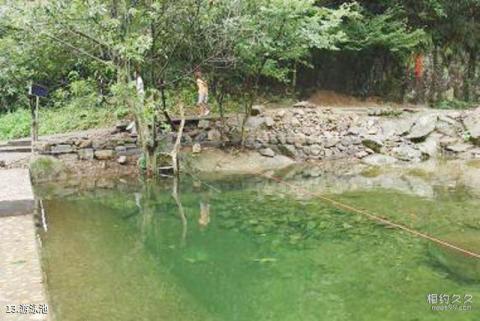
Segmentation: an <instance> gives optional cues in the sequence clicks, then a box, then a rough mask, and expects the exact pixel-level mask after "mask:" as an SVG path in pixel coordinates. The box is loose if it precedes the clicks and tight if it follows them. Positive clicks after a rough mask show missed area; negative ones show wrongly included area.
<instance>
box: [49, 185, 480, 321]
mask: <svg viewBox="0 0 480 321" xmlns="http://www.w3.org/2000/svg"><path fill="white" fill-rule="evenodd" d="M307 180H308V179H298V178H296V179H295V178H294V179H290V182H291V183H294V184H298V186H303V184H304V183H306V181H307ZM317 180H318V179H317ZM204 182H205V181H204ZM206 182H208V184H209V185H208V186H207V185H205V184H204V185H201V186H200V185H199V184H198V182H195V181H192V179H190V178H183V179H182V182H181V184H180V186H179V190H180V194H179V198H180V201H181V204H182V207H183V209H184V216H182V215H181V212H179V208H178V206H177V203H176V202H175V200H174V198H173V197H172V196H171V193H172V182H171V181H168V180H167V181H164V182H160V183H157V184H127V183H124V184H118V185H116V187H114V188H110V189H100V188H97V189H93V190H89V191H83V192H82V191H75V190H72V191H70V193H68V194H69V195H68V196H56V195H55V194H53V193H49V192H48V191H46V192H45V191H44V192H43V195H45V199H44V206H45V209H46V213H47V221H48V231H46V232H45V231H42V232H41V233H40V234H41V237H42V241H43V265H44V269H45V271H46V276H47V283H48V291H49V295H50V304H51V305H52V308H53V310H54V312H55V314H56V317H57V320H59V321H74V320H78V321H90V320H92V321H93V320H95V321H97V320H98V321H103V320H116V321H123V320H158V321H162V320H165V321H182V320H190V321H193V320H203V321H208V320H221V321H266V320H272V321H301V320H305V321H309V320H312V321H313V320H326V321H327V320H328V321H334V320H364V321H376V320H378V321H386V320H398V321H413V320H419V321H427V320H449V321H450V320H465V321H475V320H480V305H479V304H480V303H479V301H480V276H479V273H480V271H479V269H480V265H478V262H476V261H475V259H471V258H466V257H464V256H463V255H458V254H456V253H452V252H451V251H446V250H444V249H441V248H438V247H437V246H434V245H432V244H430V243H429V242H427V241H425V240H421V239H419V238H417V237H412V236H411V235H409V234H407V233H405V232H401V231H397V230H393V229H389V228H385V227H384V226H381V225H379V224H376V223H373V222H371V221H369V220H367V219H366V218H364V217H361V216H358V215H355V214H352V213H348V212H346V211H342V210H339V209H336V208H333V207H331V206H330V205H329V204H326V203H325V202H323V201H321V200H319V199H316V198H312V197H308V196H307V195H305V194H304V193H302V190H301V188H300V189H294V188H291V187H287V186H284V185H282V184H279V183H275V182H273V181H268V180H267V179H260V178H252V177H244V178H238V177H237V178H225V179H222V180H218V179H217V180H212V181H208V180H207V181H206ZM310 188H311V187H310ZM331 196H333V197H334V198H335V199H338V200H342V201H344V202H346V203H348V204H351V205H354V206H357V207H359V208H368V209H369V210H372V211H374V212H376V213H381V215H382V216H383V217H388V218H390V219H393V220H395V221H396V222H399V223H403V224H407V225H408V226H411V227H414V228H416V229H418V230H420V231H422V232H426V233H429V234H432V235H435V236H439V237H444V238H446V239H449V240H451V241H452V242H457V244H463V245H464V246H468V247H469V248H470V249H471V250H477V251H479V250H480V249H479V248H478V245H479V244H480V243H479V242H478V240H479V239H480V213H479V212H480V211H479V208H480V200H479V199H478V197H477V196H476V194H472V193H471V192H470V191H469V190H465V189H462V188H459V187H456V188H453V189H452V188H447V187H442V186H437V187H436V189H435V194H434V196H433V197H420V196H416V195H414V194H410V195H409V194H408V193H402V192H399V191H394V190H390V189H381V188H365V189H355V190H351V191H345V192H343V193H340V194H335V195H331ZM201 204H203V207H204V208H206V207H207V204H208V206H209V215H208V218H207V215H206V214H205V213H206V211H205V212H204V215H203V216H202V215H201ZM205 222H208V224H205ZM202 223H203V224H202ZM475 247H477V248H475ZM429 294H437V295H438V296H440V295H441V294H447V295H449V296H450V298H451V299H450V300H452V299H453V297H452V296H453V295H459V296H461V301H462V302H463V301H464V300H466V299H465V296H467V298H468V297H469V296H471V298H472V303H468V304H466V306H467V309H469V311H440V312H439V311H432V306H438V305H440V304H436V305H435V304H431V303H429V302H428V300H427V296H428V295H429ZM442 305H443V304H442ZM462 306H463V304H460V307H462Z"/></svg>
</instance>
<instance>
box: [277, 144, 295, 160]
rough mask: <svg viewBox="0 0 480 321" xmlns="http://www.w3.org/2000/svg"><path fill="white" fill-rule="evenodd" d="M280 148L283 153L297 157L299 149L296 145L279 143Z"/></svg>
mask: <svg viewBox="0 0 480 321" xmlns="http://www.w3.org/2000/svg"><path fill="white" fill-rule="evenodd" d="M278 150H279V152H280V153H281V154H283V155H285V156H288V157H296V156H297V150H296V149H295V146H293V145H289V144H286V145H279V146H278Z"/></svg>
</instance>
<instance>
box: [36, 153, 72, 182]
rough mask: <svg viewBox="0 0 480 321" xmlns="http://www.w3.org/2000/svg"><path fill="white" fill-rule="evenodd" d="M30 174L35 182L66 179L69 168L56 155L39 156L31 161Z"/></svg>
mask: <svg viewBox="0 0 480 321" xmlns="http://www.w3.org/2000/svg"><path fill="white" fill-rule="evenodd" d="M30 176H31V177H32V181H33V182H34V183H42V182H48V181H55V180H64V179H66V178H67V176H68V169H67V167H66V166H65V164H64V163H63V162H62V161H61V160H59V159H57V158H55V157H51V156H37V157H35V158H33V159H32V160H31V161H30Z"/></svg>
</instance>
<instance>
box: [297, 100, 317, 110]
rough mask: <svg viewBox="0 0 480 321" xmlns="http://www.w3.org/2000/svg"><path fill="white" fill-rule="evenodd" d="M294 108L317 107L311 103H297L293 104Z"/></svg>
mask: <svg viewBox="0 0 480 321" xmlns="http://www.w3.org/2000/svg"><path fill="white" fill-rule="evenodd" d="M293 107H294V108H315V107H317V105H315V104H314V103H311V102H309V101H299V102H298V103H295V105H293Z"/></svg>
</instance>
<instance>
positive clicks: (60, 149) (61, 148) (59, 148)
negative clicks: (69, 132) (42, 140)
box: [51, 144, 73, 155]
mask: <svg viewBox="0 0 480 321" xmlns="http://www.w3.org/2000/svg"><path fill="white" fill-rule="evenodd" d="M71 152H73V147H72V146H71V145H66V144H61V145H55V146H52V148H51V153H52V154H54V155H57V154H67V153H71Z"/></svg>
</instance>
